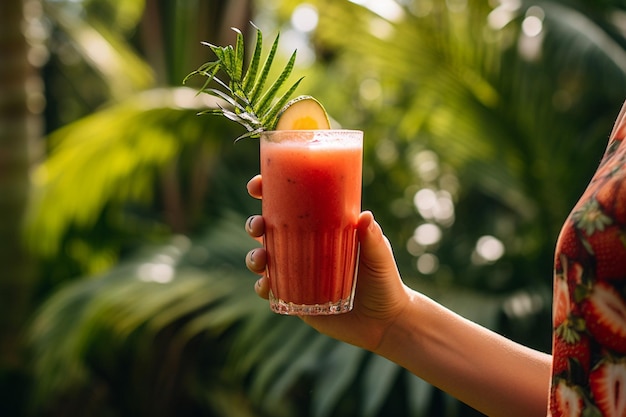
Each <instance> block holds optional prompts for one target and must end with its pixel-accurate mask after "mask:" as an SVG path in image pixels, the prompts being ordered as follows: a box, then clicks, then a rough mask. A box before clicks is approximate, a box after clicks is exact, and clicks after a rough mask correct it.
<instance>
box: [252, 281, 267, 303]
mask: <svg viewBox="0 0 626 417" xmlns="http://www.w3.org/2000/svg"><path fill="white" fill-rule="evenodd" d="M254 291H255V292H256V293H257V295H258V296H259V297H261V298H265V299H266V300H267V299H268V298H270V285H269V282H268V281H267V278H265V277H261V278H259V279H258V280H257V281H256V282H255V283H254Z"/></svg>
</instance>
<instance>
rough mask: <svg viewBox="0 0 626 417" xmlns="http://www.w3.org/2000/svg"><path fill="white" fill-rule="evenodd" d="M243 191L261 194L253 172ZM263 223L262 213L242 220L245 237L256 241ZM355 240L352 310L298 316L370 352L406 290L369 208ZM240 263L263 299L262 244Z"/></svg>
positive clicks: (402, 302) (265, 290)
mask: <svg viewBox="0 0 626 417" xmlns="http://www.w3.org/2000/svg"><path fill="white" fill-rule="evenodd" d="M248 192H249V193H250V195H251V196H252V197H254V198H259V199H260V198H262V179H261V176H260V175H257V176H255V177H254V178H252V179H251V180H250V182H248ZM264 228H265V224H264V221H263V217H262V216H251V217H250V218H249V219H248V221H247V222H246V231H247V232H248V234H249V235H250V236H252V237H253V238H255V239H257V240H259V241H260V240H261V238H262V236H263V233H264ZM357 229H358V232H357V233H358V238H359V241H360V244H361V252H360V260H359V271H358V277H357V285H356V294H355V301H354V309H353V310H352V311H351V312H349V313H345V314H339V315H332V316H301V318H302V320H304V321H305V322H306V323H308V324H309V325H311V326H312V327H313V328H315V329H317V330H318V331H319V332H321V333H324V334H327V335H328V336H331V337H333V338H336V339H339V340H343V341H344V342H347V343H350V344H353V345H356V346H359V347H362V348H365V349H368V350H371V351H376V349H377V348H378V346H380V343H381V341H382V340H383V338H384V335H385V332H386V330H387V329H388V328H389V327H390V326H393V323H394V322H395V321H396V319H397V318H398V317H399V316H400V315H401V314H402V311H403V310H404V309H405V308H406V307H407V305H408V304H409V301H410V298H411V293H412V291H411V290H410V289H408V288H407V287H406V286H405V285H404V284H403V283H402V280H401V278H400V274H399V272H398V268H397V266H396V262H395V259H394V256H393V252H392V249H391V245H390V244H389V241H388V240H387V238H386V237H385V236H384V235H383V232H382V229H381V227H380V226H379V225H378V223H376V221H375V220H374V216H373V215H372V213H371V212H369V211H365V212H363V213H361V214H360V216H359V221H358V225H357ZM246 266H247V267H248V269H250V270H251V271H252V272H254V273H257V274H259V275H261V277H260V278H259V279H258V280H257V282H256V284H255V291H256V292H257V294H259V296H260V297H262V298H265V299H267V298H268V293H269V283H268V280H267V277H266V276H265V266H266V255H265V249H263V248H256V249H253V250H251V251H250V252H248V255H247V256H246Z"/></svg>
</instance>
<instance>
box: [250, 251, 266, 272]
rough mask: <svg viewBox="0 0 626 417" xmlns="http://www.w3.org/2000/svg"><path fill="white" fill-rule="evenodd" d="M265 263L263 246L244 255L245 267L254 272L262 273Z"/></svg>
mask: <svg viewBox="0 0 626 417" xmlns="http://www.w3.org/2000/svg"><path fill="white" fill-rule="evenodd" d="M266 263H267V257H266V256H265V249H263V248H255V249H252V250H251V251H250V252H248V255H247V256H246V267H247V268H248V269H249V270H250V271H252V272H254V273H255V274H263V273H264V272H265V264H266Z"/></svg>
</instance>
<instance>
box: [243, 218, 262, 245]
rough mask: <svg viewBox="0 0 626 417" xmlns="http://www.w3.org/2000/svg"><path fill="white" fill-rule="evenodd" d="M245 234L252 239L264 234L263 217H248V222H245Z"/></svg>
mask: <svg viewBox="0 0 626 417" xmlns="http://www.w3.org/2000/svg"><path fill="white" fill-rule="evenodd" d="M245 228H246V232H248V234H249V235H250V236H252V237H253V238H255V239H256V238H260V237H262V236H263V233H265V221H264V220H263V216H258V215H254V216H250V217H248V220H246V226H245Z"/></svg>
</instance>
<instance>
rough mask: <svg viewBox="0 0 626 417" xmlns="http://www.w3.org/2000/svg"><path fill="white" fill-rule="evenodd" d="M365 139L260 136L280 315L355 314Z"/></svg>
mask: <svg viewBox="0 0 626 417" xmlns="http://www.w3.org/2000/svg"><path fill="white" fill-rule="evenodd" d="M362 160H363V132H361V131H357V130H332V129H330V130H280V131H269V132H263V133H262V134H261V175H262V178H263V201H262V210H263V218H264V220H265V238H264V239H265V241H264V245H265V249H266V252H267V276H268V277H269V282H270V306H271V308H272V310H273V311H275V312H277V313H280V314H298V315H322V314H339V313H345V312H348V311H350V310H351V309H352V305H353V299H354V289H355V285H356V270H357V262H358V250H359V245H358V240H357V234H356V225H357V221H358V217H359V213H360V212H361V183H362V179H361V171H362Z"/></svg>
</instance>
